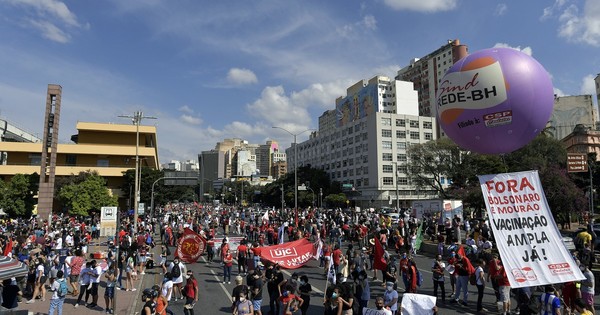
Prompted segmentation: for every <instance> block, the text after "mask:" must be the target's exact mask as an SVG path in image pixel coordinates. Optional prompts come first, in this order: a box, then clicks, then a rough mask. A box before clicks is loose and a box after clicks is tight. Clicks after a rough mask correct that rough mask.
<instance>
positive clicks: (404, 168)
mask: <svg viewBox="0 0 600 315" xmlns="http://www.w3.org/2000/svg"><path fill="white" fill-rule="evenodd" d="M407 172H408V166H407V165H406V164H401V165H398V173H402V174H406V173H407Z"/></svg>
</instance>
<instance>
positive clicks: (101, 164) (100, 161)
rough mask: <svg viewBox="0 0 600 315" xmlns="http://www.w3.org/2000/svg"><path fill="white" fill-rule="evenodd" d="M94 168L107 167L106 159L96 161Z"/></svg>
mask: <svg viewBox="0 0 600 315" xmlns="http://www.w3.org/2000/svg"><path fill="white" fill-rule="evenodd" d="M96 166H98V167H108V166H109V163H108V159H98V161H97V162H96Z"/></svg>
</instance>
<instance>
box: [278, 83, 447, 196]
mask: <svg viewBox="0 0 600 315" xmlns="http://www.w3.org/2000/svg"><path fill="white" fill-rule="evenodd" d="M346 93H347V95H346V96H344V97H340V98H338V99H337V100H336V109H335V110H328V111H325V112H324V113H323V114H322V115H321V117H319V130H318V132H314V133H312V134H311V135H310V137H309V139H308V140H306V141H304V142H302V143H299V144H298V165H299V166H302V165H308V164H310V165H311V166H312V167H315V168H320V169H322V170H324V171H325V172H326V173H327V174H328V175H329V177H330V179H331V180H332V181H337V182H340V183H341V184H342V185H343V187H345V188H347V189H348V190H349V191H351V193H349V197H350V199H351V200H353V201H354V204H355V205H357V206H361V207H382V206H394V205H396V200H398V201H397V202H398V203H399V204H400V206H401V207H408V206H409V205H410V202H411V201H412V200H416V199H425V198H432V197H434V196H435V192H434V191H431V190H429V189H427V188H424V187H415V186H414V185H412V184H411V183H410V181H409V178H408V175H407V166H406V162H407V148H408V147H409V146H411V145H413V144H420V143H425V142H427V141H430V140H435V139H436V121H435V118H433V117H425V116H419V115H418V99H417V91H415V90H414V89H413V83H412V82H404V81H399V80H390V79H389V78H387V77H383V76H376V77H373V78H371V79H370V80H368V81H366V80H361V81H359V82H357V83H356V84H354V85H353V86H351V87H350V88H348V89H347V91H346ZM286 154H287V157H288V159H287V160H288V165H290V166H292V165H295V164H294V163H295V161H294V147H293V146H292V147H290V148H288V149H287V150H286ZM292 170H293V168H292V167H289V168H288V171H290V172H291V171H292ZM301 184H302V183H299V185H301ZM311 186H313V189H315V190H316V189H317V188H319V187H318V183H311Z"/></svg>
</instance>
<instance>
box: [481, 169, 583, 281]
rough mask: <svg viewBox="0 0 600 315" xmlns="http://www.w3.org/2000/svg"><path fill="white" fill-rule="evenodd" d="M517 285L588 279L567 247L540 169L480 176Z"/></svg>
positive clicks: (496, 233) (498, 238) (503, 255)
mask: <svg viewBox="0 0 600 315" xmlns="http://www.w3.org/2000/svg"><path fill="white" fill-rule="evenodd" d="M479 183H480V185H481V191H482V192H483V198H484V199H485V205H486V208H487V211H488V215H489V219H490V224H491V228H492V231H493V232H494V237H495V240H496V244H497V246H498V250H499V252H500V256H501V258H502V263H503V265H504V268H505V270H506V274H507V276H508V280H509V282H510V286H511V287H512V288H521V287H530V286H539V285H546V284H553V283H563V282H569V281H578V280H582V279H585V277H584V276H583V274H582V273H581V271H580V270H579V268H578V267H577V265H576V264H575V261H574V260H573V258H572V256H571V254H570V253H569V251H568V250H567V248H566V247H565V246H564V244H563V242H562V237H561V236H560V233H559V230H558V227H557V226H556V223H555V222H554V217H553V216H552V213H551V212H550V208H549V207H548V202H547V201H546V196H545V195H544V190H543V189H542V184H541V182H540V179H539V176H538V173H537V171H527V172H518V173H506V174H493V175H482V176H479Z"/></svg>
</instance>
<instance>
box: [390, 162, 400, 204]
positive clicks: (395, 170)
mask: <svg viewBox="0 0 600 315" xmlns="http://www.w3.org/2000/svg"><path fill="white" fill-rule="evenodd" d="M392 165H394V181H395V182H396V212H399V211H400V190H399V189H398V162H392Z"/></svg>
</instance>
